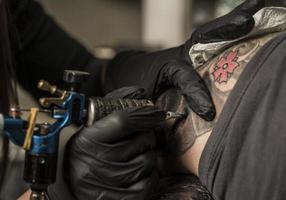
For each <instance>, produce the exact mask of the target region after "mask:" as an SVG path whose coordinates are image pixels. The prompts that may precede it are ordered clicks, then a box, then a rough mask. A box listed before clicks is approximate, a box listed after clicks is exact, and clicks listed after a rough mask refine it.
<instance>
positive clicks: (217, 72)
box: [212, 50, 239, 83]
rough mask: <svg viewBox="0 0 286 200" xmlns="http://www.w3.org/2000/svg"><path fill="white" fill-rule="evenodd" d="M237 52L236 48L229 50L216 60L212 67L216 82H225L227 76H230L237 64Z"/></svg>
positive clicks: (227, 78)
mask: <svg viewBox="0 0 286 200" xmlns="http://www.w3.org/2000/svg"><path fill="white" fill-rule="evenodd" d="M237 54H238V50H236V51H230V52H229V53H227V54H226V55H224V56H223V57H221V58H220V59H219V60H218V62H217V63H216V65H215V67H214V71H213V72H212V75H213V77H214V80H215V81H216V82H218V83H222V82H225V83H227V81H228V80H229V78H231V76H232V74H233V72H234V70H235V69H236V68H237V67H238V66H239V63H238V62H237V59H238V57H237Z"/></svg>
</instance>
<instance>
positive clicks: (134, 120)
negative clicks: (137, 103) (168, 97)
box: [77, 106, 166, 145]
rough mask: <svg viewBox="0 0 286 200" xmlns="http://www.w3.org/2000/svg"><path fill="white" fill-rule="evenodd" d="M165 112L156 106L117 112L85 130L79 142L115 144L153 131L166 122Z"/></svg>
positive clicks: (80, 135)
mask: <svg viewBox="0 0 286 200" xmlns="http://www.w3.org/2000/svg"><path fill="white" fill-rule="evenodd" d="M165 116H166V114H165V111H162V110H160V109H158V108H157V107H155V106H145V107H138V108H132V109H126V110H124V111H120V112H115V113H112V114H110V115H108V116H107V117H105V118H103V119H101V120H99V121H97V122H95V123H94V125H93V126H92V127H89V128H84V129H83V130H81V131H80V133H79V134H78V138H77V140H84V141H82V143H86V145H92V144H93V142H103V143H114V142H116V141H118V140H119V139H122V138H124V137H128V136H130V135H131V134H133V133H136V132H137V131H143V132H144V131H146V130H150V129H151V130H152V129H154V128H155V127H158V126H160V125H161V124H162V123H163V122H164V121H165Z"/></svg>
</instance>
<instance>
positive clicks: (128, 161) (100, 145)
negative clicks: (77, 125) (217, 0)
mask: <svg viewBox="0 0 286 200" xmlns="http://www.w3.org/2000/svg"><path fill="white" fill-rule="evenodd" d="M140 91H142V90H137V89H134V88H132V87H131V88H130V87H129V88H125V89H121V90H119V91H116V92H114V93H113V94H111V95H108V97H118V95H119V94H120V97H132V98H134V97H136V96H140V97H142V93H141V92H140ZM114 94H115V95H114ZM164 119H165V113H164V112H163V111H161V110H159V109H158V108H156V107H153V106H148V107H141V108H135V109H127V110H124V111H121V112H115V113H113V114H110V115H108V116H107V117H105V118H103V119H101V120H99V121H97V122H95V123H94V125H93V126H92V127H90V128H83V129H82V130H80V131H79V132H78V133H77V134H75V135H74V136H73V137H72V138H71V140H70V141H69V142H68V145H67V149H66V154H65V158H66V161H65V167H64V169H65V172H66V176H65V177H66V180H67V182H68V183H69V185H70V189H71V191H72V193H73V195H74V196H75V197H76V199H78V200H81V199H84V200H89V199H91V200H93V199H101V200H119V199H122V200H123V199H124V200H129V199H130V200H133V199H142V200H143V199H145V198H146V197H147V196H148V195H150V193H151V190H152V189H153V187H154V183H156V182H157V174H156V170H155V168H154V167H155V164H156V155H155V152H154V151H153V148H154V147H155V143H156V142H155V135H154V129H155V128H156V127H159V126H160V125H161V123H163V121H164Z"/></svg>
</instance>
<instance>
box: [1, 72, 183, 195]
mask: <svg viewBox="0 0 286 200" xmlns="http://www.w3.org/2000/svg"><path fill="white" fill-rule="evenodd" d="M88 76H89V74H88V73H86V72H80V71H72V70H66V71H65V72H64V77H63V79H64V81H65V83H66V84H67V86H68V88H67V89H66V90H62V89H59V88H58V87H57V86H54V85H51V84H50V83H48V82H47V81H45V80H41V81H40V82H39V83H38V88H39V89H40V90H43V91H47V92H49V93H50V94H51V95H53V96H52V97H46V98H41V99H39V103H40V105H41V107H42V108H41V109H39V108H31V109H20V108H19V107H15V108H12V109H11V110H10V114H9V115H8V116H3V115H2V114H0V129H1V130H2V132H3V133H4V135H5V136H6V137H8V138H9V139H10V140H11V141H12V142H13V143H15V144H16V145H18V146H20V147H22V148H23V149H25V151H26V155H25V168H24V180H25V181H26V182H27V183H29V184H30V186H31V190H32V194H31V197H30V199H31V200H45V199H48V197H47V193H46V191H47V188H48V186H49V185H51V184H53V183H54V182H55V181H56V171H57V156H58V145H59V136H60V132H61V130H62V129H63V128H65V127H67V126H69V125H70V124H72V123H76V124H85V126H87V127H88V126H91V125H92V124H93V123H94V122H95V121H97V120H99V119H101V118H103V117H105V116H107V115H108V114H110V113H112V112H114V111H119V110H124V109H127V108H133V107H141V106H154V104H153V102H152V101H150V100H147V99H120V98H117V99H108V98H100V97H96V98H92V100H91V99H90V100H88V99H86V96H85V95H84V94H82V93H79V92H78V91H77V89H78V88H79V86H80V84H81V83H83V82H84V81H85V80H86V79H87V78H88ZM22 112H29V113H30V114H29V117H28V118H27V119H26V120H25V119H22ZM40 112H44V113H47V114H49V115H50V117H51V118H53V119H54V120H55V122H53V123H46V122H45V123H37V115H38V113H40ZM182 117H184V115H183V114H181V113H173V112H166V120H168V119H171V118H182Z"/></svg>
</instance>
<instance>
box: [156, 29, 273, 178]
mask: <svg viewBox="0 0 286 200" xmlns="http://www.w3.org/2000/svg"><path fill="white" fill-rule="evenodd" d="M276 35H277V34H268V35H265V36H261V37H259V38H254V39H253V38H252V39H248V40H246V41H244V42H240V43H238V44H236V45H234V46H232V47H230V48H229V49H227V50H226V51H225V52H223V53H222V54H220V55H219V56H217V57H216V58H214V59H212V60H211V61H210V62H209V63H207V64H205V65H203V66H202V67H199V68H198V69H196V70H197V71H198V72H199V74H200V75H201V76H202V77H203V79H204V81H205V83H206V84H207V87H208V88H209V89H210V91H211V94H212V98H213V101H214V103H215V106H216V110H217V116H216V118H215V120H214V121H212V122H207V121H205V120H203V119H201V118H200V117H199V116H197V115H196V114H195V113H194V112H192V111H191V110H189V109H188V108H187V106H186V105H185V100H184V97H182V96H181V95H180V94H179V93H178V92H177V91H176V90H169V91H167V92H165V93H164V94H163V95H161V96H160V98H159V99H158V100H157V102H156V104H157V105H159V106H161V107H162V108H164V109H165V110H170V111H174V112H183V113H186V114H187V115H188V116H187V118H186V119H185V120H178V119H171V120H169V121H168V123H167V125H166V128H165V133H164V136H163V137H162V135H160V137H159V138H160V139H161V140H160V147H161V148H162V149H163V157H164V158H166V157H168V159H163V160H164V163H165V162H168V163H167V164H166V165H164V163H163V165H164V166H167V167H163V168H164V169H163V170H164V171H166V170H167V171H169V169H170V163H169V161H170V159H171V160H172V163H175V164H176V165H177V163H178V162H173V161H174V159H175V160H176V159H177V158H176V157H178V156H180V162H181V164H182V168H183V170H184V171H187V172H191V173H194V174H198V163H199V159H200V156H201V153H202V151H203V149H204V146H205V144H206V142H207V140H208V138H209V135H210V134H211V131H212V129H213V127H214V124H215V123H216V121H217V119H218V117H219V116H220V113H221V111H222V109H223V106H224V104H225V102H226V100H227V98H228V96H229V94H230V92H231V91H232V88H233V87H234V86H235V84H236V82H237V80H238V78H239V76H240V74H241V73H242V71H243V70H244V68H245V67H246V66H247V63H248V62H249V61H250V60H251V59H252V57H253V56H254V55H255V54H256V53H257V52H258V50H259V49H260V48H261V47H262V46H263V45H264V44H266V43H267V42H268V41H269V40H270V39H272V38H273V37H275V36H276ZM176 161H177V160H176ZM161 164H162V163H161ZM175 170H178V169H175ZM179 170H180V169H179Z"/></svg>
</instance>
